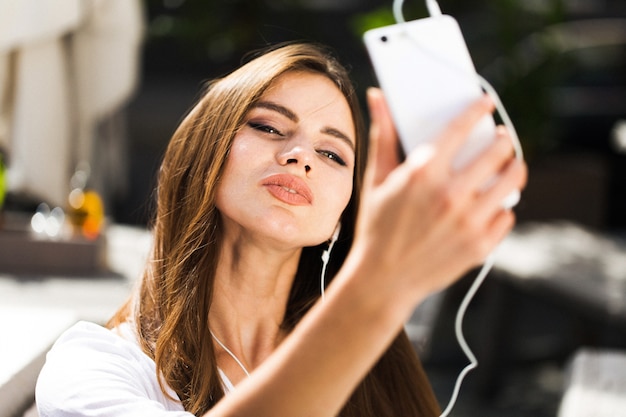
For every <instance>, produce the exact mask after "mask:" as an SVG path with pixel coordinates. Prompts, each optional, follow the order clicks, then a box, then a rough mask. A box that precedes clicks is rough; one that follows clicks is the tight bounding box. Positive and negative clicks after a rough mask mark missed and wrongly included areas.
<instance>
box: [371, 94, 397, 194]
mask: <svg viewBox="0 0 626 417" xmlns="http://www.w3.org/2000/svg"><path fill="white" fill-rule="evenodd" d="M367 103H368V107H369V112H370V118H371V124H370V136H369V138H370V154H369V163H368V171H369V172H368V175H369V176H370V181H372V183H373V184H374V185H376V184H380V183H381V182H382V181H383V180H384V179H385V178H386V177H387V175H388V174H389V172H391V171H392V170H393V169H394V168H395V167H396V166H397V165H398V162H399V161H398V152H397V146H398V139H397V134H396V130H395V128H394V125H393V121H392V119H391V114H390V112H389V109H388V108H387V104H386V102H385V98H384V96H383V94H382V91H381V90H380V89H378V88H370V89H368V90H367Z"/></svg>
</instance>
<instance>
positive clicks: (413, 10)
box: [0, 0, 626, 417]
mask: <svg viewBox="0 0 626 417" xmlns="http://www.w3.org/2000/svg"><path fill="white" fill-rule="evenodd" d="M31 3H32V4H31ZM405 3H406V4H405V7H404V12H405V18H406V20H411V19H414V18H421V17H426V16H427V12H426V8H425V6H424V4H423V1H420V0H406V1H405ZM391 6H392V1H391V0H385V1H383V0H341V1H339V0H264V1H262V0H259V1H249V0H212V1H210V2H209V1H201V0H143V1H137V0H136V1H133V0H106V1H105V0H89V1H88V0H55V1H53V0H47V1H43V0H42V1H37V2H35V1H26V0H23V1H22V0H20V1H11V0H0V153H1V154H0V158H1V159H0V167H2V168H0V207H2V221H1V223H0V224H1V227H0V278H1V277H4V279H5V281H6V282H5V283H4V284H2V283H0V285H5V286H4V287H0V289H2V288H4V289H5V297H6V298H5V300H8V299H9V298H11V301H10V302H9V301H7V302H6V303H5V304H10V305H18V304H19V303H20V301H19V299H18V300H17V301H15V296H19V294H27V296H29V297H31V298H30V299H29V300H36V303H37V304H45V302H44V301H42V300H43V299H44V296H42V295H41V291H44V290H42V289H41V288H40V287H36V285H35V284H32V283H37V284H39V285H40V286H41V284H47V285H48V284H49V283H50V279H49V277H48V276H49V275H50V274H52V275H54V276H55V277H59V276H71V279H69V281H67V282H66V281H62V282H63V285H69V286H71V285H74V286H75V287H76V286H80V285H85V284H84V282H85V280H87V281H89V280H93V281H95V282H97V283H98V285H102V283H103V282H106V279H108V278H106V277H107V276H108V275H107V274H109V273H110V272H111V270H112V269H115V268H112V267H111V265H108V264H106V262H103V261H102V259H103V253H104V252H107V251H109V252H114V251H116V250H117V251H119V250H120V249H119V245H120V244H119V242H120V239H121V240H122V241H123V242H122V243H121V246H122V247H123V248H125V249H124V250H126V252H128V251H129V249H128V246H124V245H129V242H128V239H130V240H133V239H139V238H137V237H136V235H131V237H130V238H129V235H128V234H124V233H121V232H120V230H121V229H120V228H119V226H128V228H130V229H131V230H133V231H142V230H145V229H146V226H147V225H148V224H149V220H150V218H151V214H152V212H151V210H152V207H153V206H152V193H153V189H154V181H155V176H156V172H157V170H158V166H159V161H160V158H161V156H162V153H163V151H164V149H165V147H166V145H167V143H168V140H169V138H170V136H171V134H172V133H173V131H174V130H175V128H176V126H177V124H178V122H179V121H180V120H181V119H182V117H183V116H184V115H185V113H186V112H187V110H188V109H189V108H190V107H191V106H192V105H193V103H194V101H195V100H196V99H197V98H198V94H199V92H200V90H201V89H202V87H203V85H204V83H205V82H206V81H207V80H210V79H212V78H214V77H218V76H221V75H224V74H225V73H227V72H229V71H231V70H232V69H234V68H236V67H237V66H238V64H239V63H240V62H241V60H242V58H243V57H244V56H245V54H246V53H247V52H249V51H252V50H255V49H258V48H262V47H264V46H266V45H268V44H273V43H276V42H281V41H289V40H299V39H304V40H313V41H318V42H321V43H324V44H327V45H329V46H331V47H332V48H334V49H335V51H336V52H337V55H338V56H339V58H340V60H341V61H342V62H343V63H344V64H346V65H347V66H348V67H349V68H350V70H351V74H352V78H353V80H354V81H355V83H356V86H357V90H358V93H359V95H360V97H361V100H362V103H363V105H364V100H363V98H364V93H365V90H366V88H367V87H368V86H371V85H375V83H376V81H375V78H374V76H373V73H372V70H371V67H370V64H369V61H368V57H367V55H366V51H365V49H364V47H363V43H362V41H361V37H362V34H363V32H364V31H365V30H367V29H370V28H374V27H378V26H383V25H386V24H391V23H393V22H394V19H393V15H392V12H391ZM440 6H441V9H442V11H443V12H444V13H446V14H450V15H452V16H454V17H455V18H456V19H457V20H458V21H459V24H460V26H461V29H462V30H463V32H464V35H465V38H466V42H467V44H468V47H469V50H470V52H471V54H472V56H473V59H474V63H475V66H476V68H477V70H478V72H479V73H481V74H482V75H483V76H484V77H485V78H486V79H487V80H489V81H490V82H491V83H492V84H493V86H494V87H495V88H496V90H497V91H498V92H499V94H500V96H501V99H502V101H503V102H504V104H505V106H506V108H507V110H508V112H509V114H510V116H511V118H512V120H513V122H514V124H515V126H516V128H517V131H518V134H519V136H520V138H521V140H522V145H523V148H524V150H525V156H526V159H527V161H528V164H529V167H530V178H529V185H528V187H527V190H526V191H525V192H524V194H523V197H522V201H521V203H520V204H519V206H518V207H517V208H516V213H517V215H518V218H519V227H518V229H517V230H516V233H514V234H513V238H512V240H511V243H510V244H509V245H508V246H507V247H506V248H505V251H504V255H503V258H502V261H501V262H500V263H499V264H497V265H496V268H495V270H494V273H493V275H495V276H494V277H493V279H491V278H490V279H488V281H487V282H486V283H485V285H484V287H483V288H482V289H481V291H480V292H479V294H478V296H477V297H476V299H475V300H474V302H473V303H472V306H471V308H470V310H469V311H468V315H467V317H466V327H467V333H468V338H469V339H470V342H471V344H472V345H473V346H476V347H477V351H478V352H479V360H481V361H482V363H483V365H482V366H481V367H479V370H478V371H476V372H475V373H474V374H472V376H470V377H469V378H468V381H467V382H466V387H467V388H466V389H465V390H464V391H462V396H461V404H460V406H459V407H460V408H459V409H458V410H457V414H455V415H466V414H463V413H464V412H467V413H470V412H472V411H473V412H474V413H475V412H476V411H477V410H480V413H479V414H480V415H483V416H489V415H496V414H497V415H500V416H502V415H507V416H509V415H510V416H513V415H515V416H531V415H532V416H535V417H536V416H554V415H556V413H557V409H558V407H559V404H561V400H562V398H563V385H564V381H565V379H566V369H567V366H568V363H569V362H568V361H569V360H570V359H571V357H572V355H573V354H575V352H577V351H578V350H579V349H580V348H581V347H586V346H591V347H594V348H599V349H617V350H621V349H624V346H625V345H626V338H625V337H624V334H625V332H624V330H626V324H625V323H626V313H625V312H624V311H625V309H626V307H625V305H626V302H625V301H624V297H626V295H625V293H626V284H625V282H626V261H624V257H625V255H624V254H625V253H626V249H625V248H626V246H624V243H623V240H624V236H626V235H625V231H626V193H625V192H624V190H626V2H624V1H623V0H441V1H440ZM364 107H365V106H364ZM42 203H45V205H44V206H42ZM55 207H59V208H60V209H61V210H57V211H56V212H55V210H54V208H55ZM60 211H62V213H61V212H60ZM37 219H38V220H37ZM38 221H39V223H38ZM55 222H56V223H55ZM65 223H69V224H70V225H71V226H70V229H71V230H69V231H67V230H66V228H65V226H63V225H64V224H65ZM55 224H56V225H57V226H55ZM38 225H39V226H38ZM116 227H118V228H116ZM27 229H28V233H26V232H25V231H26V230H27ZM32 230H35V232H36V235H37V236H38V237H37V238H33V237H32ZM124 230H127V229H124ZM116 233H117V234H116ZM42 236H43V237H42ZM119 236H121V237H119ZM141 236H143V235H141ZM139 240H141V239H139ZM111 242H118V246H116V247H114V248H112V246H111V244H112V243H111ZM141 242H143V241H141ZM41 253H43V255H41V256H36V255H37V254H41ZM50 253H53V254H54V256H47V255H46V254H50ZM130 253H134V252H132V251H130ZM104 255H106V256H108V259H111V254H110V253H104ZM106 256H104V257H105V258H106ZM546 257H547V258H548V259H547V260H546ZM51 258H55V259H56V260H50V259H51ZM59 259H60V260H59ZM116 259H118V258H116ZM46 262H47V263H46ZM529 265H530V266H532V267H530V268H529ZM622 267H624V269H622ZM134 268H135V269H133V270H132V271H133V272H132V273H130V274H134V273H135V271H136V270H137V268H139V267H134ZM533 268H534V269H533ZM50 271H53V272H52V273H51V272H50ZM94 271H95V272H94ZM114 272H116V273H118V275H124V274H125V272H119V271H114ZM127 275H128V274H127ZM103 276H104V278H103ZM474 276H475V273H471V274H469V275H468V277H467V278H466V279H464V280H462V281H461V282H460V283H459V284H457V285H456V286H455V287H453V288H451V289H450V290H448V291H447V292H446V293H445V294H441V295H440V296H439V297H437V298H436V299H434V300H433V301H432V303H431V304H430V305H429V306H428V308H427V309H426V310H425V312H424V314H423V315H421V316H420V315H419V314H416V318H415V323H414V327H413V330H414V331H415V332H414V336H415V338H414V339H415V341H416V347H417V348H418V349H420V350H421V351H422V353H423V357H424V361H425V364H426V368H427V370H428V372H429V374H430V375H431V376H432V379H433V384H434V386H435V389H436V392H437V395H438V396H439V397H440V399H441V401H442V404H445V402H447V399H448V397H449V395H450V393H451V388H452V384H453V382H454V378H455V377H456V374H457V373H458V372H459V371H460V367H462V366H463V364H464V363H465V362H466V359H465V357H464V356H463V355H462V353H461V351H460V349H459V348H458V345H457V343H456V341H455V339H454V334H453V331H452V328H453V320H454V314H455V313H456V309H457V307H458V304H459V302H460V299H461V298H462V296H463V295H464V294H465V291H466V290H467V288H468V286H469V284H470V283H471V280H472V278H473V277H474ZM25 277H26V278H25ZM94 277H95V278H94ZM125 278H126V280H121V281H120V279H119V276H116V278H115V279H117V280H118V281H115V282H118V283H119V282H123V285H122V288H123V289H122V290H120V289H119V286H118V287H116V290H115V291H117V293H116V294H122V293H124V289H125V288H127V283H128V281H132V280H133V279H134V278H135V276H134V275H133V276H130V277H128V276H125ZM568 280H569V281H568ZM7 282H8V283H7ZM24 282H29V283H31V284H32V286H29V287H28V288H26V287H25V285H24ZM116 285H117V284H116ZM76 288H78V287H76ZM80 288H87V287H80ZM90 288H91V287H90ZM571 288H574V289H578V292H572V291H571ZM607 288H608V289H607ZM600 290H601V291H600ZM85 291H89V290H85ZM597 291H600V293H599V294H595V292H597ZM7 294H8V295H7ZM590 294H591V296H590ZM589 296H590V297H589ZM76 297H80V295H79V294H77V293H76ZM118 298H120V297H118V295H116V296H115V297H112V299H111V300H113V301H115V302H117V301H118ZM33 302H35V301H33ZM59 303H60V302H59ZM22 304H24V303H22ZM25 304H28V303H25ZM1 305H2V304H0V306H1ZM105 311H108V310H106V309H105ZM107 314H108V313H107ZM418 316H419V317H418ZM424 317H425V318H424ZM79 318H83V317H82V316H81V315H80V314H79ZM89 318H91V316H90V317H89ZM99 319H100V316H97V317H96V318H95V320H99ZM0 393H1V392H0ZM477 407H482V408H477ZM474 415H476V414H474Z"/></svg>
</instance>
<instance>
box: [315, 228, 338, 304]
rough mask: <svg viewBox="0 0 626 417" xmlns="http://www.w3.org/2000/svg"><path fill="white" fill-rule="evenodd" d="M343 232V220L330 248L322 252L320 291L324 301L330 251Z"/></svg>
mask: <svg viewBox="0 0 626 417" xmlns="http://www.w3.org/2000/svg"><path fill="white" fill-rule="evenodd" d="M340 232H341V222H339V223H337V226H336V227H335V231H334V232H333V235H332V236H331V238H330V242H329V243H328V249H326V250H325V251H324V252H322V274H321V276H320V293H321V294H322V301H325V300H326V268H327V267H328V261H329V260H330V252H331V251H332V250H333V246H335V243H336V242H337V240H338V239H339V233H340Z"/></svg>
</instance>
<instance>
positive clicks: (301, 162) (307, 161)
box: [277, 143, 315, 174]
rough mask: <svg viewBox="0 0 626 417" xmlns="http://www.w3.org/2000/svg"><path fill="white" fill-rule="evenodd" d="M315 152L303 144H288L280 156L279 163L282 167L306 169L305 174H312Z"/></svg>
mask: <svg viewBox="0 0 626 417" xmlns="http://www.w3.org/2000/svg"><path fill="white" fill-rule="evenodd" d="M314 155H315V150H314V149H311V148H310V147H308V146H306V145H305V144H302V143H291V144H286V145H285V147H284V148H283V149H282V150H281V151H280V153H279V154H278V158H277V159H278V162H279V163H280V164H281V165H294V166H295V167H297V168H300V167H301V168H302V169H304V172H305V173H307V174H308V173H309V172H311V168H312V167H313V157H314Z"/></svg>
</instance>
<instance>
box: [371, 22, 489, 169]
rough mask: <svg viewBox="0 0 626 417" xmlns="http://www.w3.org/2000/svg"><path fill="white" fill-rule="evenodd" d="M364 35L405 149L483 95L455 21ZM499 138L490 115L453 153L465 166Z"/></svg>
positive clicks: (410, 24)
mask: <svg viewBox="0 0 626 417" xmlns="http://www.w3.org/2000/svg"><path fill="white" fill-rule="evenodd" d="M363 40H364V42H365V46H366V49H367V51H368V53H369V56H370V59H371V62H372V65H373V67H374V72H375V74H376V77H377V79H378V83H379V85H380V87H381V89H382V91H383V94H384V95H385V99H386V101H387V104H388V105H389V107H390V110H391V114H392V117H393V119H394V123H395V126H396V130H397V132H398V135H399V137H400V142H401V144H402V148H403V150H404V152H405V153H408V152H410V151H411V150H412V149H413V148H415V146H417V145H418V144H419V143H422V142H425V141H430V140H433V139H435V138H436V137H437V135H438V134H439V133H440V132H441V131H442V130H443V129H444V128H445V127H446V126H447V125H448V123H449V122H450V121H451V120H452V119H453V118H454V117H455V116H457V115H458V114H459V113H461V112H462V111H463V110H465V109H466V108H467V107H468V106H469V105H470V104H471V103H472V102H474V101H475V100H477V99H478V98H479V97H481V96H482V95H483V90H482V88H481V86H480V83H479V79H478V76H477V74H476V70H475V68H474V64H473V62H472V58H471V56H470V53H469V51H468V49H467V46H466V44H465V40H464V39H463V34H462V33H461V29H460V27H459V25H458V23H457V21H456V20H455V19H454V18H452V17H451V16H448V15H442V16H437V17H429V18H425V19H418V20H413V21H410V22H406V23H399V24H395V25H391V26H385V27H380V28H376V29H372V30H369V31H367V32H366V33H365V34H364V37H363ZM494 138H495V122H494V120H493V117H492V116H491V115H488V116H485V117H484V118H483V119H482V120H480V122H479V123H478V124H477V125H476V127H475V128H474V130H473V131H472V132H471V134H470V135H469V137H468V138H467V141H466V142H465V143H464V145H463V146H462V148H461V149H460V150H459V153H458V155H457V156H456V158H455V161H454V166H455V168H461V167H462V166H464V165H465V164H467V163H468V162H469V161H470V160H472V159H473V158H474V157H476V156H477V155H478V154H479V153H480V152H481V151H482V150H483V149H484V148H485V147H486V146H487V145H488V144H489V143H490V142H492V141H493V140H494Z"/></svg>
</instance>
